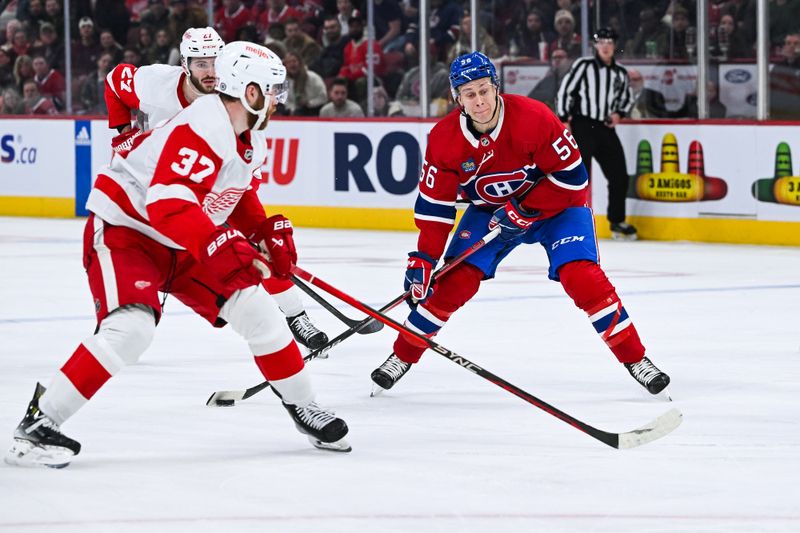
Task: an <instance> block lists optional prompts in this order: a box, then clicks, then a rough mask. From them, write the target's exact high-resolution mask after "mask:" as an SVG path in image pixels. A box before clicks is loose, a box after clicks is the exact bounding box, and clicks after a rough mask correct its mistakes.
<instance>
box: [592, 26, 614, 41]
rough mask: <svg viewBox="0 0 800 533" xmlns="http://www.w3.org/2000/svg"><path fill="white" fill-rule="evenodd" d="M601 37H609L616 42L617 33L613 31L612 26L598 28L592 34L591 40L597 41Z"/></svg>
mask: <svg viewBox="0 0 800 533" xmlns="http://www.w3.org/2000/svg"><path fill="white" fill-rule="evenodd" d="M601 39H611V40H612V41H614V42H617V39H619V35H617V32H616V31H614V29H613V28H600V29H599V30H597V31H596V32H595V34H594V35H593V36H592V40H593V41H594V42H598V41H600V40H601Z"/></svg>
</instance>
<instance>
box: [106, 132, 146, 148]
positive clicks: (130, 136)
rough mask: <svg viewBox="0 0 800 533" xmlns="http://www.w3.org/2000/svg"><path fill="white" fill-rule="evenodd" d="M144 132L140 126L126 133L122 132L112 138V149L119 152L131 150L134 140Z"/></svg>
mask: <svg viewBox="0 0 800 533" xmlns="http://www.w3.org/2000/svg"><path fill="white" fill-rule="evenodd" d="M142 133H144V132H142V130H140V129H139V128H133V129H130V130H128V131H126V132H125V133H120V134H119V135H117V136H116V137H114V138H113V139H111V149H112V150H113V151H114V153H117V154H119V153H123V152H127V151H129V150H130V149H131V147H132V146H133V141H135V140H136V138H137V137H138V136H139V135H141V134H142Z"/></svg>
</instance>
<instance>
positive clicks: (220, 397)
mask: <svg viewBox="0 0 800 533" xmlns="http://www.w3.org/2000/svg"><path fill="white" fill-rule="evenodd" d="M499 234H500V228H497V229H494V230H492V231H490V232H489V233H487V234H486V235H485V236H484V237H483V238H482V239H481V240H479V241H477V242H476V243H474V244H473V245H472V246H470V247H469V248H467V249H466V250H464V251H463V252H461V253H460V254H458V255H457V256H455V257H454V258H452V259H451V260H450V261H449V262H448V263H445V264H444V265H443V266H442V268H440V269H439V270H437V271H436V272H434V273H433V276H432V279H433V280H434V281H435V280H438V279H439V278H441V277H442V276H443V275H445V274H446V273H447V272H449V271H450V270H452V269H453V268H455V267H456V265H458V264H460V263H461V262H462V261H464V260H465V259H466V258H467V257H469V256H470V255H472V254H474V253H475V252H477V251H478V250H480V249H481V248H483V247H484V246H486V245H487V244H488V243H489V242H491V241H492V240H493V239H494V238H495V237H497V236H498V235H499ZM295 279H297V277H296V276H295ZM408 295H409V291H406V292H404V293H403V294H401V295H400V296H398V297H397V298H395V299H394V300H392V301H391V302H389V303H388V304H386V305H384V306H383V307H381V308H380V312H381V313H387V312H389V311H391V310H392V309H394V308H395V307H397V306H398V305H400V304H401V303H403V302H404V301H405V300H406V298H408ZM370 322H376V320H375V319H374V318H372V317H371V316H370V317H367V318H365V319H364V320H362V321H361V322H359V323H358V324H356V325H355V326H353V327H351V328H350V329H348V330H347V331H343V332H342V333H341V334H340V335H339V336H338V337H336V338H334V339H333V340H330V341H328V344H326V345H325V346H323V347H322V348H318V349H317V350H314V351H313V352H311V353H310V354H308V355H307V356H305V357H304V358H303V360H304V361H306V362H308V361H311V360H312V359H316V358H317V357H319V356H320V355H322V354H324V353H327V352H328V351H330V350H332V349H333V348H335V347H336V346H338V345H339V343H341V342H342V341H344V340H345V339H347V338H349V337H351V336H353V335H354V334H355V333H356V332H357V331H358V330H359V329H360V328H362V327H364V326H365V325H367V324H368V323H370ZM267 387H269V381H264V382H262V383H259V384H258V385H254V386H252V387H250V388H249V389H245V390H227V391H217V392H215V393H213V394H212V395H211V396H209V398H208V400H207V401H206V405H207V406H209V407H230V406H232V405H234V404H235V403H236V402H238V401H241V400H246V399H247V398H250V397H251V396H253V395H255V394H257V393H259V392H261V391H262V390H264V389H266V388H267Z"/></svg>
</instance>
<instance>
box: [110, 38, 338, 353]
mask: <svg viewBox="0 0 800 533" xmlns="http://www.w3.org/2000/svg"><path fill="white" fill-rule="evenodd" d="M223 45H224V43H223V41H222V39H221V38H220V36H219V35H218V34H217V32H216V31H215V30H214V28H210V27H207V28H189V29H188V30H186V32H185V33H184V34H183V37H182V38H181V44H180V53H181V66H180V67H176V66H170V65H148V66H144V67H140V68H136V67H135V66H133V65H129V64H125V63H123V64H120V65H117V66H116V67H115V68H114V69H113V70H112V71H111V72H109V73H108V76H106V88H105V100H106V106H107V107H108V126H109V127H110V128H115V129H117V131H119V132H120V134H119V135H118V136H117V137H115V138H114V139H113V140H112V147H113V149H114V151H115V152H116V151H120V150H125V149H128V148H130V146H131V144H132V143H133V141H134V139H136V137H137V136H138V135H140V134H141V133H142V132H143V131H146V130H148V129H151V128H153V127H155V126H157V125H159V124H161V123H163V122H165V121H167V120H169V119H170V118H172V117H173V116H175V114H176V113H178V111H180V110H181V109H183V108H185V107H187V106H188V105H189V104H191V103H192V102H193V101H195V100H196V99H197V98H199V97H201V96H203V95H206V94H211V93H213V92H214V84H215V83H216V75H215V72H214V60H215V59H216V57H217V56H218V55H219V53H220V51H221V50H222V47H223ZM133 110H138V111H139V112H140V114H141V115H143V116H142V117H140V119H141V120H140V121H139V122H140V123H139V124H138V127H131V111H133ZM256 137H258V135H256V136H255V137H254V141H255V138H256ZM261 140H262V141H263V138H262V139H261ZM253 146H254V149H255V153H254V156H253V157H254V159H255V160H256V161H259V162H260V161H264V159H265V158H266V146H265V145H264V143H263V142H254V143H253ZM264 286H265V287H266V288H267V290H268V291H269V292H270V294H272V295H273V296H274V297H275V299H276V300H277V302H278V305H279V306H280V308H281V311H283V313H284V314H285V315H286V317H287V318H286V320H287V322H288V323H289V327H290V328H291V330H292V334H293V335H294V337H295V339H297V340H298V342H300V343H301V344H303V345H304V346H306V347H307V348H308V349H310V350H315V349H317V348H321V347H323V346H325V344H327V342H328V336H327V335H326V334H325V333H324V332H322V331H320V330H319V329H318V328H317V327H316V326H315V325H314V324H313V323H312V322H311V319H310V318H309V316H308V314H307V313H306V311H305V309H304V308H303V302H302V300H301V298H300V290H299V289H298V288H297V287H295V286H294V284H293V283H292V282H291V280H288V279H279V278H276V277H272V278H269V279H266V280H264Z"/></svg>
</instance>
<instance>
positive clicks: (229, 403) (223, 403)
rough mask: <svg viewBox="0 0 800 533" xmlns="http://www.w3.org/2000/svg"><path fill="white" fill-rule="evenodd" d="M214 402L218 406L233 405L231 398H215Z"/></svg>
mask: <svg viewBox="0 0 800 533" xmlns="http://www.w3.org/2000/svg"><path fill="white" fill-rule="evenodd" d="M214 403H216V404H217V405H218V406H219V407H233V403H234V401H233V400H217V401H216V402H214Z"/></svg>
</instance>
